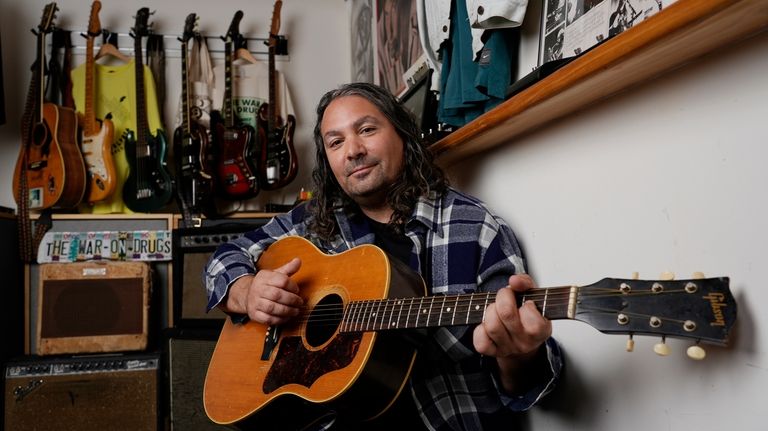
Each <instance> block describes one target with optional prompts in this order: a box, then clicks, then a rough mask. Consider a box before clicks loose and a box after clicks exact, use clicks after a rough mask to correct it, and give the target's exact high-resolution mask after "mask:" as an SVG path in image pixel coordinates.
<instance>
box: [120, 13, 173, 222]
mask: <svg viewBox="0 0 768 431" xmlns="http://www.w3.org/2000/svg"><path fill="white" fill-rule="evenodd" d="M148 21H149V8H146V7H143V8H141V9H139V11H138V12H137V13H136V25H135V26H134V28H133V33H132V36H133V39H134V44H133V46H134V63H135V64H134V66H135V68H136V69H135V70H136V132H135V133H134V132H133V131H131V130H126V133H125V156H126V158H127V160H128V178H126V180H125V184H124V185H123V200H124V201H125V205H126V206H127V207H128V208H130V209H131V210H133V211H136V212H150V211H153V210H157V209H160V208H161V207H163V205H165V204H167V203H168V201H170V199H171V196H172V195H173V182H172V181H171V176H170V174H169V173H168V169H167V168H166V164H165V159H166V143H165V135H164V132H163V131H162V130H156V131H155V134H154V135H153V134H151V133H150V130H149V122H148V120H147V102H146V95H145V93H144V62H143V60H142V57H143V54H142V44H141V39H142V38H143V37H144V36H147V35H149V24H148Z"/></svg>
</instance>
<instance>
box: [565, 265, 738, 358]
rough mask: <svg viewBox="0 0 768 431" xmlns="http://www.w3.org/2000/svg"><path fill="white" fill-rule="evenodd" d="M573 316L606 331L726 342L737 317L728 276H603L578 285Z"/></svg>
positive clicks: (718, 342) (713, 342) (723, 343)
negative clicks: (655, 278)
mask: <svg viewBox="0 0 768 431" xmlns="http://www.w3.org/2000/svg"><path fill="white" fill-rule="evenodd" d="M573 318H574V319H576V320H581V321H583V322H586V323H588V324H590V325H592V326H593V327H594V328H596V329H597V330H599V331H601V332H605V333H614V334H615V333H623V334H630V335H632V334H639V335H658V336H662V337H667V336H669V337H676V338H688V339H693V340H696V342H699V341H701V342H705V343H710V344H718V345H725V344H727V341H728V334H729V332H730V330H731V328H732V326H733V324H734V323H735V321H736V301H735V300H734V298H733V295H731V291H730V288H729V279H728V278H727V277H718V278H700V279H688V280H635V279H619V278H604V279H602V280H600V281H598V282H597V283H594V284H591V285H589V286H583V287H580V288H579V293H578V298H577V307H576V312H575V315H574V316H573Z"/></svg>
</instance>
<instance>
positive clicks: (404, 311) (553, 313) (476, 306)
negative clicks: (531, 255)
mask: <svg viewBox="0 0 768 431" xmlns="http://www.w3.org/2000/svg"><path fill="white" fill-rule="evenodd" d="M577 293H578V288H577V287H553V288H548V289H536V290H533V291H530V292H526V294H524V295H518V297H517V300H518V304H522V303H523V302H525V301H528V300H531V301H534V303H535V304H536V307H537V308H538V309H539V311H540V312H541V314H542V315H543V316H544V317H546V318H547V319H550V320H557V319H569V318H572V317H573V315H574V314H575V307H576V297H577ZM495 297H496V293H472V294H466V295H445V296H423V297H414V298H395V299H381V300H369V301H354V302H351V303H350V304H349V305H348V306H347V307H346V309H345V310H344V316H343V318H342V322H341V326H340V332H367V331H382V330H388V329H416V328H434V327H441V326H454V325H473V324H477V323H480V322H482V321H483V317H484V316H485V310H486V308H487V307H488V305H489V304H491V303H492V302H493V301H494V299H495Z"/></svg>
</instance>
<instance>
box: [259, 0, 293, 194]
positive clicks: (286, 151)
mask: <svg viewBox="0 0 768 431" xmlns="http://www.w3.org/2000/svg"><path fill="white" fill-rule="evenodd" d="M282 5H283V2H282V0H277V1H276V2H275V7H274V10H273V11H272V24H271V25H270V30H269V40H268V41H267V42H266V43H267V44H268V45H269V103H265V104H262V105H261V106H260V107H259V116H258V134H259V137H258V139H259V142H260V147H261V157H260V160H259V161H260V167H259V174H260V181H261V188H262V189H264V190H275V189H279V188H281V187H285V186H286V185H288V183H290V182H291V181H293V179H294V178H296V174H297V173H298V171H299V162H298V158H297V155H296V149H295V148H294V146H293V132H294V130H295V128H296V118H295V117H294V116H293V115H290V114H288V115H287V116H286V119H285V122H283V119H282V118H281V117H280V114H279V111H278V109H277V107H278V104H277V94H276V87H277V78H276V72H275V55H276V54H277V50H278V49H279V47H280V46H281V42H282V41H284V39H282V38H281V37H280V36H279V35H278V33H279V31H280V10H281V9H282Z"/></svg>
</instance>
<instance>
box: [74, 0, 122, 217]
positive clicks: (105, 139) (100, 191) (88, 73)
mask: <svg viewBox="0 0 768 431" xmlns="http://www.w3.org/2000/svg"><path fill="white" fill-rule="evenodd" d="M100 10H101V2H100V1H99V0H94V2H93V5H92V6H91V18H90V20H89V22H88V34H87V35H86V38H87V42H86V46H85V113H84V114H83V115H82V117H81V119H82V130H81V132H80V149H81V150H82V152H83V157H84V158H85V164H86V168H87V174H88V186H87V187H86V197H85V200H86V201H87V202H88V203H90V204H93V203H96V202H99V201H102V200H104V199H107V198H109V197H110V196H112V193H114V191H115V189H116V188H117V172H116V170H115V161H114V159H113V157H112V142H113V141H114V134H115V126H114V125H113V124H112V120H110V119H109V118H105V119H103V120H101V121H99V120H97V119H96V98H95V90H94V87H95V86H96V76H95V69H96V66H95V60H94V57H93V41H94V39H96V37H98V36H101V23H100V22H99V11H100Z"/></svg>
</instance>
